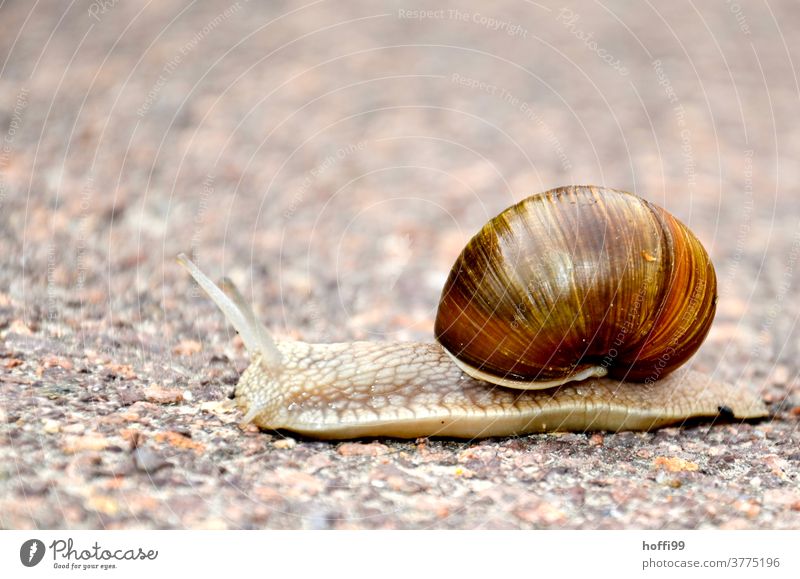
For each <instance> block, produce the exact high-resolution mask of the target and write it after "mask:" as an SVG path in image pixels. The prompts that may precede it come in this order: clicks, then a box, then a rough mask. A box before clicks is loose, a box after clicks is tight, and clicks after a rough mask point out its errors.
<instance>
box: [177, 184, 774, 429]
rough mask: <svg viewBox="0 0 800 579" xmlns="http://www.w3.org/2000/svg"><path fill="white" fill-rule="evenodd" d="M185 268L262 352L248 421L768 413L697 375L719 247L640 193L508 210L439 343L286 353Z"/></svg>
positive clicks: (461, 281) (238, 303)
mask: <svg viewBox="0 0 800 579" xmlns="http://www.w3.org/2000/svg"><path fill="white" fill-rule="evenodd" d="M179 261H180V262H181V263H182V265H184V267H186V268H187V269H188V270H189V272H190V273H191V274H192V276H193V277H194V278H195V280H196V281H197V282H198V283H199V284H200V285H201V287H203V289H204V290H205V291H206V292H207V293H208V294H209V296H210V297H211V298H212V299H213V300H214V302H215V303H216V304H217V305H218V306H219V307H220V309H222V311H223V312H224V313H225V315H226V317H227V318H228V319H229V321H230V322H231V323H232V324H233V325H234V327H235V328H236V329H237V331H239V333H240V335H241V336H242V339H243V340H244V342H245V345H246V347H247V349H248V350H249V351H250V353H251V356H252V360H251V364H250V366H249V367H248V368H247V369H246V370H245V372H244V373H243V374H242V376H241V378H240V380H239V382H238V384H237V386H236V400H237V404H238V405H239V406H240V407H241V408H242V410H243V411H244V413H245V417H244V422H252V423H254V424H256V425H258V426H259V427H261V428H264V429H287V430H291V431H294V432H298V433H301V434H305V435H309V436H314V437H317V438H329V439H332V438H336V439H338V438H354V437H361V436H393V437H399V438H416V437H420V436H451V437H459V438H476V437H488V436H506V435H514V434H523V433H529V432H547V431H586V430H610V431H618V430H650V429H652V428H657V427H659V426H663V425H665V424H672V423H676V422H681V421H683V420H686V419H688V418H692V417H702V416H706V417H708V416H716V415H718V414H719V413H721V412H724V413H727V414H731V415H732V416H733V417H736V418H756V417H761V416H764V415H766V409H765V407H764V405H763V403H762V402H761V400H759V399H758V398H757V397H755V396H753V395H752V394H750V393H749V392H747V391H745V390H739V389H736V388H735V387H733V386H732V385H729V384H725V383H722V382H719V381H716V380H713V379H711V378H710V377H707V376H704V375H702V374H700V373H698V372H694V371H684V370H681V371H679V372H673V371H674V370H675V369H676V368H677V367H678V366H680V365H681V364H682V363H683V362H685V361H686V360H687V359H688V358H689V357H690V356H691V355H692V354H693V353H694V352H695V351H696V350H697V348H698V347H699V346H700V344H701V343H702V341H703V339H704V338H705V336H706V334H707V333H708V330H709V328H710V325H711V322H712V320H713V316H714V310H715V305H716V278H715V277H714V269H713V266H712V265H711V261H710V260H709V258H708V255H707V254H706V252H705V250H704V249H703V247H702V245H701V244H700V242H699V241H698V240H697V239H696V237H695V236H694V235H693V234H692V233H691V232H690V231H689V230H688V229H687V228H686V227H685V226H684V225H683V224H681V223H680V222H679V221H678V220H676V219H675V218H674V217H672V216H671V215H669V214H668V213H667V212H666V211H664V210H663V209H661V208H658V207H656V206H654V205H652V204H650V203H648V202H646V201H644V200H642V199H641V198H639V197H636V196H634V195H632V194H630V193H625V192H622V191H616V190H612V189H604V188H597V187H563V188H559V189H555V190H552V191H548V192H547V193H543V194H540V195H534V196H532V197H529V198H527V199H525V200H523V201H522V202H520V203H518V204H517V205H515V206H513V207H511V208H509V209H507V210H506V211H504V212H503V213H501V214H500V215H498V216H497V217H495V218H494V219H493V220H491V221H490V222H489V223H487V225H486V226H484V228H483V229H482V230H481V231H480V232H479V233H478V234H477V235H476V236H475V237H474V238H473V239H472V240H471V241H470V242H469V243H468V244H467V246H466V248H465V249H464V251H463V252H462V254H461V255H460V256H459V258H458V259H457V260H456V263H455V265H454V266H453V269H452V270H451V273H450V276H449V277H448V280H447V282H446V284H445V287H444V290H443V292H442V298H441V301H440V306H439V310H438V313H437V319H436V324H435V335H436V339H437V341H436V342H433V343H416V342H398V343H381V342H349V343H338V344H309V343H305V342H297V341H279V342H276V341H275V340H274V339H273V338H272V337H271V336H270V334H269V332H268V331H267V330H266V329H265V328H264V326H263V325H262V324H261V323H260V322H259V321H258V320H257V318H256V316H255V315H254V313H253V312H252V310H251V309H250V307H249V306H248V305H247V304H246V303H245V301H244V299H242V297H241V296H240V295H239V293H238V292H237V291H236V289H235V288H234V287H233V286H232V284H230V283H229V282H223V284H222V287H218V286H216V285H215V284H214V283H213V282H211V281H210V280H209V279H208V278H207V277H206V276H205V275H204V274H203V273H202V272H201V271H200V270H199V269H198V268H197V267H196V266H195V265H194V264H192V263H191V262H190V261H188V259H186V258H185V256H180V257H179Z"/></svg>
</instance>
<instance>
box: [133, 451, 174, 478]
mask: <svg viewBox="0 0 800 579" xmlns="http://www.w3.org/2000/svg"><path fill="white" fill-rule="evenodd" d="M132 458H133V466H134V467H135V468H136V470H139V471H142V472H146V473H148V474H153V473H155V472H158V471H159V470H161V469H162V468H166V467H168V466H172V465H171V464H170V463H169V462H167V461H166V460H164V459H163V458H162V457H161V455H160V454H158V453H157V452H155V451H153V450H150V449H149V448H147V447H144V446H140V447H138V448H136V449H134V451H133V453H132Z"/></svg>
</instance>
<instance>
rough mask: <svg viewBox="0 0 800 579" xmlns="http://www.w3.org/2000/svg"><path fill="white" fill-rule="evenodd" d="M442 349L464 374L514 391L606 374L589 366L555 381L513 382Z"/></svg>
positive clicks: (604, 371) (600, 376) (537, 388)
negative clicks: (471, 364)
mask: <svg viewBox="0 0 800 579" xmlns="http://www.w3.org/2000/svg"><path fill="white" fill-rule="evenodd" d="M442 349H443V350H444V351H445V352H447V355H448V356H450V358H452V359H453V362H455V364H456V366H458V367H459V368H461V370H463V371H464V373H465V374H467V375H469V376H472V377H473V378H476V379H478V380H483V381H484V382H489V383H490V384H496V385H498V386H505V387H507V388H514V389H516V390H545V389H547V388H555V387H557V386H561V385H562V384H566V383H567V382H578V381H580V380H587V379H588V378H602V377H603V376H605V375H607V374H608V370H607V369H606V368H605V367H603V366H591V367H589V368H585V369H583V370H581V371H580V372H575V373H574V374H570V375H568V376H566V377H564V378H559V379H557V380H527V381H526V380H514V379H512V378H503V377H502V376H496V375H494V374H490V373H488V372H484V371H482V370H480V369H479V368H475V367H474V366H470V365H469V364H467V363H466V362H464V361H463V360H459V359H458V358H457V357H456V356H454V355H453V354H452V353H450V352H449V351H448V350H447V348H445V347H444V346H443V347H442Z"/></svg>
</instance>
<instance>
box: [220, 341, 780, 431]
mask: <svg viewBox="0 0 800 579" xmlns="http://www.w3.org/2000/svg"><path fill="white" fill-rule="evenodd" d="M277 348H278V350H279V351H280V353H281V357H282V359H283V365H282V367H281V368H280V369H279V370H277V371H272V372H271V371H269V370H267V369H266V368H265V367H264V366H263V364H262V363H261V358H260V356H259V355H256V356H255V357H254V359H253V361H252V363H251V364H250V366H249V367H248V368H247V370H245V372H244V373H243V374H242V376H241V378H240V380H239V383H238V385H237V386H236V401H237V404H238V405H239V406H240V407H241V408H242V409H243V411H244V412H245V415H246V416H245V422H253V423H254V424H256V425H258V426H259V427H261V428H264V429H286V430H291V431H293V432H297V433H300V434H303V435H307V436H312V437H314V438H322V439H347V438H358V437H363V436H391V437H396V438H417V437H421V436H447V437H455V438H484V437H489V436H510V435H517V434H525V433H535V432H552V431H579V432H582V431H593V430H608V431H619V430H650V429H653V428H657V427H660V426H664V425H667V424H674V423H680V422H682V421H684V420H686V419H689V418H693V417H713V416H717V415H718V414H720V413H726V414H729V415H730V414H732V416H733V417H735V418H738V419H748V418H759V417H763V416H766V408H765V407H764V405H763V403H762V402H761V401H760V400H759V399H758V398H756V397H755V396H753V395H751V394H749V393H748V392H746V391H743V390H741V389H737V388H735V387H733V386H732V385H729V384H725V383H722V382H719V381H717V380H713V379H711V378H710V377H708V376H705V375H703V374H701V373H699V372H694V371H685V370H681V371H678V372H674V373H672V374H670V375H669V376H667V377H666V378H664V379H662V380H659V381H657V382H654V383H652V384H636V383H631V382H624V381H619V380H613V379H608V378H594V379H589V380H585V381H583V382H578V383H571V384H569V385H565V386H561V387H560V388H557V389H554V390H513V389H509V388H503V387H499V386H494V385H492V384H488V383H486V382H482V381H480V380H476V379H474V378H471V377H470V376H468V375H466V374H465V373H464V372H462V371H461V370H460V369H459V368H458V367H457V366H456V365H454V364H453V363H452V360H451V359H450V356H449V355H448V354H447V353H446V352H445V351H444V350H443V349H442V348H441V346H439V345H438V344H434V343H413V342H398V343H377V342H350V343H339V344H307V343H304V342H278V344H277Z"/></svg>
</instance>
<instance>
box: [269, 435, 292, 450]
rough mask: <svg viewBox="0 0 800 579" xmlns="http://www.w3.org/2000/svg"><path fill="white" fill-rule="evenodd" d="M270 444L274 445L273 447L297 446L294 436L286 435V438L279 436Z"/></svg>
mask: <svg viewBox="0 0 800 579" xmlns="http://www.w3.org/2000/svg"><path fill="white" fill-rule="evenodd" d="M272 446H274V447H275V448H281V449H289V448H294V447H295V446H297V441H296V440H295V439H294V438H289V437H286V438H281V439H280V440H276V441H275V442H273V443H272Z"/></svg>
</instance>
